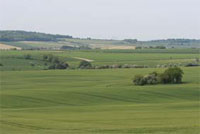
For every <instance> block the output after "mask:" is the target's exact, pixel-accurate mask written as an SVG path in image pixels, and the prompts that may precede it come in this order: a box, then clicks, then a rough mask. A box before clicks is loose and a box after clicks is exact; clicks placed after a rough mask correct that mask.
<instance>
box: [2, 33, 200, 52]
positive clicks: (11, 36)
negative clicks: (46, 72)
mask: <svg viewBox="0 0 200 134" xmlns="http://www.w3.org/2000/svg"><path fill="white" fill-rule="evenodd" d="M25 41H26V42H25ZM0 42H1V43H4V44H7V45H12V46H16V47H21V48H23V49H27V48H46V49H47V48H52V49H53V48H54V49H55V48H56V49H58V48H61V47H62V46H72V47H75V48H83V47H84V49H85V48H108V47H109V48H110V46H111V47H114V48H116V46H117V48H123V47H124V48H130V46H131V47H132V46H134V47H135V48H136V49H138V48H173V47H174V48H200V39H160V40H150V41H139V40H137V39H124V40H113V39H111V40H109V39H92V38H73V37H72V36H69V35H59V34H46V33H39V32H27V31H8V30H6V31H1V30H0ZM33 42H35V43H33ZM65 48H66V47H64V49H65ZM67 49H69V48H67Z"/></svg>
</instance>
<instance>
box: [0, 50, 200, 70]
mask: <svg viewBox="0 0 200 134" xmlns="http://www.w3.org/2000/svg"><path fill="white" fill-rule="evenodd" d="M26 54H30V55H31V56H32V58H33V59H32V60H26V59H24V58H23V57H24V55H26ZM44 54H53V55H55V56H58V57H60V58H61V59H62V60H63V61H65V62H67V63H68V64H69V65H70V67H72V68H76V67H78V65H79V63H80V59H78V58H77V57H79V58H86V59H90V60H93V62H92V65H94V66H100V65H113V64H119V65H124V64H134V65H146V66H149V67H155V66H157V65H168V64H182V65H184V64H187V63H194V62H195V59H196V58H200V55H199V49H167V50H154V49H146V50H145V49H144V50H104V51H102V50H89V51H86V50H85V51H83V50H79V51H1V52H0V63H1V64H3V66H0V70H43V69H46V68H47V66H46V65H45V62H44V61H42V57H43V55H44ZM33 63H34V66H31V64H33Z"/></svg>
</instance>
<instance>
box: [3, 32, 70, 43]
mask: <svg viewBox="0 0 200 134" xmlns="http://www.w3.org/2000/svg"><path fill="white" fill-rule="evenodd" d="M59 38H72V36H68V35H53V34H45V33H38V32H26V31H0V41H57V40H59Z"/></svg>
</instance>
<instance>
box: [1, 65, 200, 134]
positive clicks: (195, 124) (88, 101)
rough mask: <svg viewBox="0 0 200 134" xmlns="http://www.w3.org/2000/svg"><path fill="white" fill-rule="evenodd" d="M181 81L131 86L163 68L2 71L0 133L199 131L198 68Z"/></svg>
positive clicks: (194, 133) (182, 133) (156, 133)
mask: <svg viewBox="0 0 200 134" xmlns="http://www.w3.org/2000/svg"><path fill="white" fill-rule="evenodd" d="M182 69H183V71H184V73H185V74H184V78H183V84H169V85H168V84H167V85H147V86H135V85H134V84H133V83H132V78H133V77H134V75H136V74H146V73H150V72H152V71H158V72H163V71H164V69H163V68H159V69H158V68H157V69H156V68H145V69H144V68H143V69H103V70H99V69H98V70H55V71H49V70H43V71H2V72H1V73H0V75H1V90H0V132H1V133H2V134H27V133H28V134H47V133H48V134H55V133H59V134H66V133H69V134H73V133H74V134H88V133H89V134H94V133H98V134H99V133H102V134H110V133H113V134H116V133H118V134H124V133H135V134H199V132H200V125H199V124H200V114H199V110H200V107H199V95H200V94H199V93H200V92H199V80H200V75H199V73H200V72H199V69H200V68H199V67H191V68H182Z"/></svg>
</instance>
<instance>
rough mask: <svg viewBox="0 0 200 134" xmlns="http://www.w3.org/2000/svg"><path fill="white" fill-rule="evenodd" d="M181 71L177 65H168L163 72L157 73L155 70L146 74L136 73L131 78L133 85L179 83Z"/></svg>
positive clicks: (181, 75)
mask: <svg viewBox="0 0 200 134" xmlns="http://www.w3.org/2000/svg"><path fill="white" fill-rule="evenodd" d="M182 77H183V71H182V70H181V69H180V68H178V67H170V68H168V69H167V70H165V72H164V73H161V74H158V73H157V72H153V73H150V74H148V75H146V76H141V75H136V76H135V77H134V79H133V83H134V84H135V85H147V84H149V85H152V84H158V83H163V84H167V83H171V84H175V83H181V82H182Z"/></svg>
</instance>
